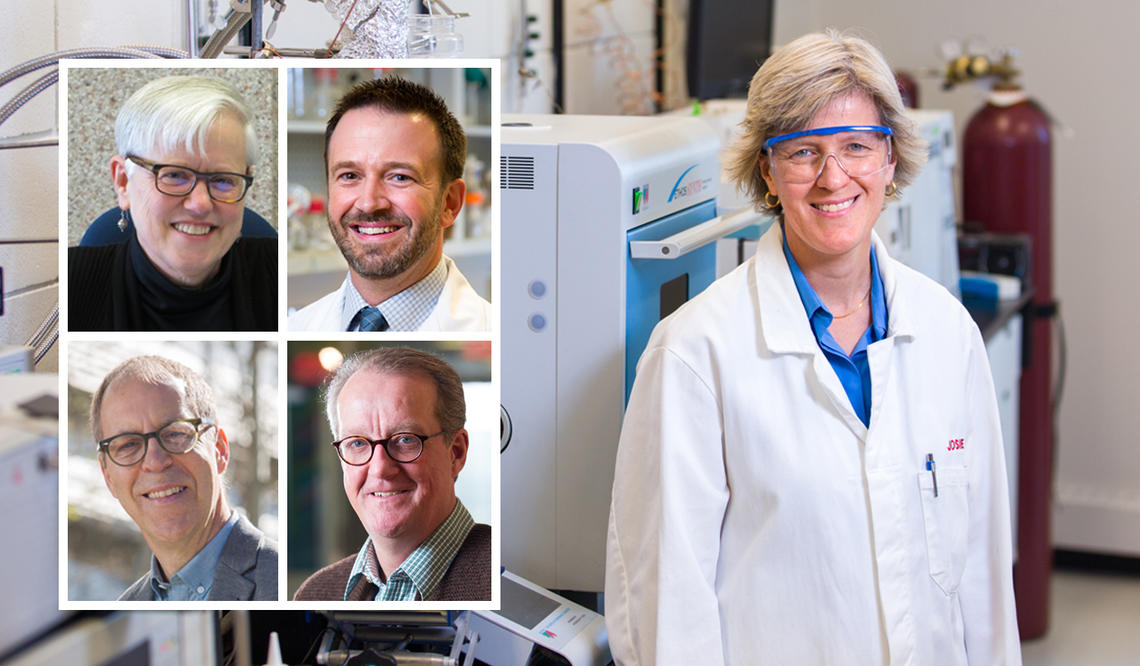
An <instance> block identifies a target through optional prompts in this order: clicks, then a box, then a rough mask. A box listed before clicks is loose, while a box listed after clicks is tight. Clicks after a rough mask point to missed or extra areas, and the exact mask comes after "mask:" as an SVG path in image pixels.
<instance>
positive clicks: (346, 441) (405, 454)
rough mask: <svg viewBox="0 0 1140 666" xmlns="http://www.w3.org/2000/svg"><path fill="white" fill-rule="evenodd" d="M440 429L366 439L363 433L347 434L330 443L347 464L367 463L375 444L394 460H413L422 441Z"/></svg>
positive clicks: (421, 451)
mask: <svg viewBox="0 0 1140 666" xmlns="http://www.w3.org/2000/svg"><path fill="white" fill-rule="evenodd" d="M444 432H446V431H445V430H441V431H439V432H437V433H435V434H434V435H417V434H415V433H414V432H398V433H396V434H395V435H392V436H391V437H389V438H387V439H368V438H367V437H364V436H363V435H349V436H348V437H345V438H343V439H339V440H337V441H335V442H333V443H332V445H333V446H334V447H336V452H337V455H339V456H340V459H341V460H343V461H345V462H346V463H348V464H349V465H358V466H359V465H367V464H368V462H369V461H370V460H372V455H373V454H374V453H375V452H376V447H377V446H383V447H384V451H386V452H387V453H388V457H389V458H391V459H392V460H395V461H396V462H403V463H409V462H415V460H416V459H417V458H419V457H420V454H421V453H423V452H424V442H425V441H427V440H429V439H431V438H432V437H437V436H439V435H442V434H443V433H444Z"/></svg>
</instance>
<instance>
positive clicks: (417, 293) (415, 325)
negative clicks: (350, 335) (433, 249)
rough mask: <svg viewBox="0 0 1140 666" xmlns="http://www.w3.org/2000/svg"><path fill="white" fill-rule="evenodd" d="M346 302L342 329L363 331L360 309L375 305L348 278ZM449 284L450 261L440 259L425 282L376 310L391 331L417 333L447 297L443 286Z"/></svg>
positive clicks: (343, 308) (399, 294)
mask: <svg viewBox="0 0 1140 666" xmlns="http://www.w3.org/2000/svg"><path fill="white" fill-rule="evenodd" d="M344 280H345V283H346V284H345V290H344V302H343V303H342V304H341V309H340V326H341V330H342V331H359V330H360V317H358V316H357V315H358V314H359V313H360V308H363V307H365V306H367V305H371V303H369V302H368V301H366V300H364V297H363V296H361V295H360V292H359V291H357V290H356V285H354V284H352V278H351V276H350V277H346V278H345V279H344ZM446 283H447V261H446V260H445V259H442V258H441V259H440V261H439V263H438V264H436V265H435V268H433V269H432V271H431V272H430V273H428V274H427V275H426V276H424V278H423V279H422V280H420V281H419V282H417V283H415V284H413V285H412V286H410V287H408V288H407V289H405V290H403V291H401V292H400V293H398V294H396V295H394V296H392V297H391V298H389V299H388V300H386V301H384V302H382V303H380V304H378V305H377V306H376V309H378V310H380V314H382V315H384V319H386V320H387V321H388V330H390V331H415V330H417V329H419V327H420V326H421V325H423V323H424V322H425V321H427V318H428V316H429V315H431V311H432V310H434V309H435V304H436V302H437V301H439V295H440V294H441V293H443V286H444V285H445V284H446Z"/></svg>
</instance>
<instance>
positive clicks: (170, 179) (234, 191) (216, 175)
mask: <svg viewBox="0 0 1140 666" xmlns="http://www.w3.org/2000/svg"><path fill="white" fill-rule="evenodd" d="M127 159H128V160H130V161H132V162H134V163H135V164H137V165H139V166H141V167H143V168H144V169H148V170H149V171H150V172H151V173H153V174H154V187H155V189H157V190H158V191H159V192H162V193H163V194H169V195H170V196H172V197H185V196H189V194H190V193H191V192H193V191H194V188H195V187H197V186H198V181H199V180H203V181H205V182H206V191H207V192H209V193H210V198H211V199H213V200H214V201H220V202H222V203H237V202H239V201H241V200H242V199H244V198H245V193H246V192H248V191H249V186H250V185H252V184H253V176H249V175H246V174H244V173H234V172H232V171H209V172H206V171H195V170H194V169H191V168H190V167H184V166H181V165H178V164H155V163H154V162H151V161H150V160H144V159H143V158H141V157H139V156H138V155H127Z"/></svg>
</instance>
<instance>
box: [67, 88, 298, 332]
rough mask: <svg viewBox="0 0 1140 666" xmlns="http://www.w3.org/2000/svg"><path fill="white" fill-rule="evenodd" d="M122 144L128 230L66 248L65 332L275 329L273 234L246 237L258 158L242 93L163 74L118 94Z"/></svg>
mask: <svg viewBox="0 0 1140 666" xmlns="http://www.w3.org/2000/svg"><path fill="white" fill-rule="evenodd" d="M115 142H116V145H117V149H118V154H117V155H115V156H114V157H112V158H111V181H112V184H113V185H114V188H115V194H116V196H117V198H118V202H119V208H120V211H121V214H122V219H121V220H120V222H119V228H120V229H121V230H122V231H123V233H124V235H125V236H126V239H125V242H124V243H121V244H116V245H109V246H102V247H73V248H70V250H69V253H68V277H69V302H70V303H69V328H70V330H73V331H78V330H131V331H138V330H195V331H209V330H218V331H235V330H261V331H264V330H276V328H277V242H276V240H275V239H263V238H246V239H240V238H239V236H240V234H241V225H242V214H243V209H244V204H243V203H242V201H243V199H244V198H245V195H246V193H247V192H248V190H249V186H250V185H251V184H252V182H253V175H252V169H251V165H252V164H253V162H254V161H255V160H256V157H257V143H256V138H255V135H254V131H253V127H252V125H251V114H250V110H249V107H248V106H247V104H246V103H245V101H244V100H243V99H242V97H241V95H240V94H239V93H238V92H237V91H236V90H235V89H234V88H233V86H231V85H230V84H229V83H227V82H225V81H223V80H221V79H218V78H213V77H206V76H168V77H164V78H160V79H156V80H154V81H151V82H150V83H147V84H146V85H144V86H143V87H141V88H140V89H138V90H137V91H136V92H135V93H134V94H133V95H131V96H130V98H128V99H127V101H126V102H125V103H124V104H123V107H122V109H121V110H120V111H119V114H118V117H117V118H116V120H115Z"/></svg>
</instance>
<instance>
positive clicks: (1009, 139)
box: [962, 88, 1055, 639]
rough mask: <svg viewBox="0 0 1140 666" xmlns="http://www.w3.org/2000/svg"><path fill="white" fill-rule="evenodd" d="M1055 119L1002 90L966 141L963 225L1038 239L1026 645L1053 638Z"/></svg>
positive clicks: (1026, 521)
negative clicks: (1052, 126)
mask: <svg viewBox="0 0 1140 666" xmlns="http://www.w3.org/2000/svg"><path fill="white" fill-rule="evenodd" d="M1049 125H1050V123H1049V117H1048V116H1047V115H1046V114H1045V113H1044V111H1042V110H1041V108H1040V107H1038V106H1037V105H1036V104H1035V103H1034V102H1033V101H1032V100H1030V99H1029V97H1028V96H1027V95H1026V94H1025V93H1024V92H1023V91H1021V90H1019V89H1010V88H1007V89H1005V90H995V91H994V92H993V93H992V94H991V96H990V99H989V101H988V103H987V104H986V105H985V107H983V108H982V109H981V110H980V111H978V112H977V113H976V114H974V117H973V118H971V119H970V122H969V124H968V125H967V126H966V132H965V136H964V138H963V141H962V198H963V213H964V220H965V221H966V222H967V223H970V222H981V223H982V224H983V226H984V227H985V230H986V231H990V232H995V233H1025V234H1029V236H1030V238H1031V243H1032V250H1031V257H1032V260H1031V267H1030V271H1031V274H1030V276H1029V281H1030V286H1032V287H1033V290H1034V296H1033V304H1032V305H1031V306H1030V307H1029V308H1028V312H1029V316H1028V317H1026V319H1025V321H1024V322H1023V326H1025V327H1026V329H1027V330H1026V333H1027V335H1026V337H1025V340H1026V341H1027V343H1028V345H1029V349H1027V350H1025V352H1027V353H1026V354H1025V357H1026V358H1028V360H1029V365H1028V366H1027V367H1024V368H1023V369H1022V374H1021V398H1020V401H1021V413H1020V417H1019V422H1020V431H1021V432H1020V442H1019V446H1020V451H1019V454H1018V460H1019V468H1018V489H1017V492H1018V495H1017V497H1018V520H1017V532H1018V533H1017V535H1016V541H1017V563H1016V565H1015V567H1014V589H1015V592H1016V596H1017V616H1018V617H1017V619H1018V625H1019V628H1020V631H1021V638H1023V639H1030V638H1039V637H1041V636H1043V635H1045V633H1046V631H1047V630H1048V618H1049V578H1050V575H1051V572H1052V567H1053V550H1052V548H1053V545H1052V535H1051V529H1050V521H1051V497H1052V492H1051V491H1052V479H1053V405H1052V394H1051V381H1052V379H1051V378H1052V374H1051V372H1050V367H1049V365H1050V349H1051V339H1050V324H1051V321H1050V318H1049V316H1050V315H1049V313H1051V312H1052V310H1053V309H1054V307H1055V306H1054V301H1053V261H1052V255H1053V234H1052V226H1053V224H1052V197H1053V187H1052V174H1053V163H1052V137H1051V134H1050V129H1049Z"/></svg>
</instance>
